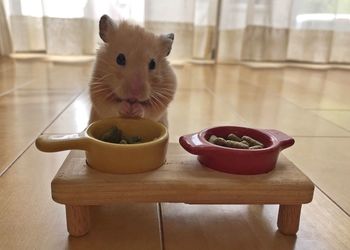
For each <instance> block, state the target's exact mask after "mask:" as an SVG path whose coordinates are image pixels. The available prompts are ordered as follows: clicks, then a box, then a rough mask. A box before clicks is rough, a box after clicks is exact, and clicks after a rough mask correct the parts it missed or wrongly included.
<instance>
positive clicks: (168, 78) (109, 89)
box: [89, 15, 176, 126]
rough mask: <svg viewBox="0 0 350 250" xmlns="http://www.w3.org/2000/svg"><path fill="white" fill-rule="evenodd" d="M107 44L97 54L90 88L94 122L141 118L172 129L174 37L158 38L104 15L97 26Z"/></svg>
mask: <svg viewBox="0 0 350 250" xmlns="http://www.w3.org/2000/svg"><path fill="white" fill-rule="evenodd" d="M99 28H100V31H99V34H100V37H101V39H102V40H103V41H104V44H103V45H102V46H101V47H100V49H99V50H98V51H97V56H96V62H95V68H94V71H93V75H92V79H91V82H90V86H89V87H90V98H91V102H92V109H91V114H90V122H89V123H91V122H93V121H96V120H99V119H102V118H106V117H113V116H114V117H115V116H118V117H142V118H148V119H151V120H154V121H159V122H161V123H163V124H164V125H166V126H167V125H168V121H167V107H168V104H169V103H170V102H171V101H172V100H173V98H174V94H175V90H176V77H175V74H174V71H173V70H172V68H171V66H170V65H169V63H168V61H167V60H166V57H167V55H169V53H170V50H171V47H172V43H173V40H174V34H169V35H160V36H158V35H155V34H153V33H151V32H148V31H146V30H144V29H143V28H142V27H140V26H137V25H133V24H130V23H128V22H126V21H121V22H119V23H115V22H114V21H113V20H112V19H111V18H110V17H109V16H107V15H104V16H102V17H101V19H100V22H99Z"/></svg>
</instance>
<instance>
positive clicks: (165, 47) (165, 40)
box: [160, 33, 174, 56]
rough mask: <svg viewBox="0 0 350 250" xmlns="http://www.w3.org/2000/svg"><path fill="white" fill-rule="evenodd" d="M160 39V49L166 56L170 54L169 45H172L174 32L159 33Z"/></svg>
mask: <svg viewBox="0 0 350 250" xmlns="http://www.w3.org/2000/svg"><path fill="white" fill-rule="evenodd" d="M160 41H161V49H162V52H163V54H164V56H168V55H169V54H170V51H171V47H172V45H173V41H174V33H170V34H167V35H161V36H160Z"/></svg>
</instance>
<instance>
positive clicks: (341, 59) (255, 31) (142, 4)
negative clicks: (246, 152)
mask: <svg viewBox="0 0 350 250" xmlns="http://www.w3.org/2000/svg"><path fill="white" fill-rule="evenodd" d="M5 1H9V6H10V8H9V9H10V21H11V22H10V23H11V25H10V27H11V34H12V37H13V39H12V40H13V47H14V50H15V51H16V52H23V51H39V52H46V53H48V54H58V55H81V54H94V53H95V50H96V47H97V46H98V42H100V39H99V37H98V19H99V17H100V16H101V15H102V14H105V13H106V14H109V15H111V16H112V17H113V18H115V19H120V18H123V19H132V20H135V21H136V22H137V23H139V24H141V25H144V26H145V28H147V29H149V30H151V31H154V32H156V33H169V32H174V33H175V42H174V46H173V50H172V53H171V56H170V58H171V59H173V60H175V59H176V60H190V59H197V60H216V61H217V62H219V63H220V62H223V63H227V62H228V63H230V62H236V61H303V62H305V61H306V62H316V63H349V62H350V48H349V46H347V45H348V44H349V42H350V38H349V34H350V33H349V32H350V1H349V0H187V1H186V0H176V1H173V0H130V1H127V0H74V1H72V0H30V1H29V0H11V1H10V0H5ZM0 11H1V10H0ZM0 14H1V13H0ZM0 20H1V19H0Z"/></svg>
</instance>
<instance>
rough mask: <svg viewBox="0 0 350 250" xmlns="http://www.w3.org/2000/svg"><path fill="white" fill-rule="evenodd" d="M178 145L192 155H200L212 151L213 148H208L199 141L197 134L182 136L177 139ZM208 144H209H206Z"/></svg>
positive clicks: (208, 146)
mask: <svg viewBox="0 0 350 250" xmlns="http://www.w3.org/2000/svg"><path fill="white" fill-rule="evenodd" d="M179 143H180V145H181V146H182V147H183V148H184V149H185V150H186V151H187V152H189V153H191V154H194V155H201V154H204V153H205V152H208V150H211V149H214V150H215V147H214V146H210V145H208V144H206V143H204V142H202V141H201V140H200V139H199V136H198V133H194V134H188V135H183V136H181V137H180V138H179ZM208 143H209V142H208Z"/></svg>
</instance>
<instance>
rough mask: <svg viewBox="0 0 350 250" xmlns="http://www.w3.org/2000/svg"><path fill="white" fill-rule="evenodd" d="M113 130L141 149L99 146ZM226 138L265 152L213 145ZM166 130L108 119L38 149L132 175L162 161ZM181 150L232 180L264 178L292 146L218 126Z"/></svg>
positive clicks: (184, 142)
mask: <svg viewBox="0 0 350 250" xmlns="http://www.w3.org/2000/svg"><path fill="white" fill-rule="evenodd" d="M112 126H117V127H118V128H119V129H121V130H122V131H123V132H124V133H125V134H126V135H128V136H135V135H137V136H140V137H141V138H143V142H142V143H137V144H114V143H109V142H104V141H102V140H100V139H99V138H101V136H102V134H103V133H105V132H106V131H107V130H108V129H110V128H111V127H112ZM230 133H235V134H236V135H238V136H243V135H246V136H250V137H252V138H254V139H256V140H258V141H260V142H261V143H263V144H264V148H262V149H256V150H250V149H236V148H227V147H223V146H218V145H214V144H212V143H210V142H209V137H210V136H211V135H216V136H221V137H225V136H227V135H228V134H230ZM168 141H169V134H168V130H167V128H166V127H165V126H163V125H162V124H160V123H157V122H154V121H151V120H148V119H127V118H108V119H103V120H99V121H96V122H94V123H92V124H90V126H88V127H87V128H86V129H85V130H84V131H83V132H81V133H78V134H64V135H57V134H56V135H47V134H45V135H41V136H39V137H38V139H37V140H36V146H37V148H38V149H39V150H41V151H44V152H57V151H62V150H71V149H78V150H85V152H86V161H87V164H88V166H90V167H91V168H93V169H96V170H99V171H102V172H107V173H112V174H131V173H142V172H147V171H151V170H154V169H157V168H159V167H161V166H162V165H163V164H164V163H165V161H166V153H167V146H168ZM179 143H180V145H181V146H182V147H183V148H184V149H185V150H186V151H188V152H189V153H191V154H194V155H198V160H199V162H200V163H201V164H203V165H205V166H207V167H209V168H212V169H215V170H218V171H222V172H226V173H231V174H244V175H252V174H262V173H266V172H269V171H271V170H272V169H273V168H274V167H275V165H276V162H277V159H278V156H279V153H280V151H282V150H283V149H285V148H287V147H290V146H292V145H293V144H294V139H293V138H291V137H290V136H288V135H286V134H284V133H282V132H280V131H278V130H272V129H266V130H264V129H253V128H246V127H237V126H221V127H213V128H209V129H204V130H202V131H200V132H198V133H193V134H189V135H183V136H181V137H180V138H179Z"/></svg>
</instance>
